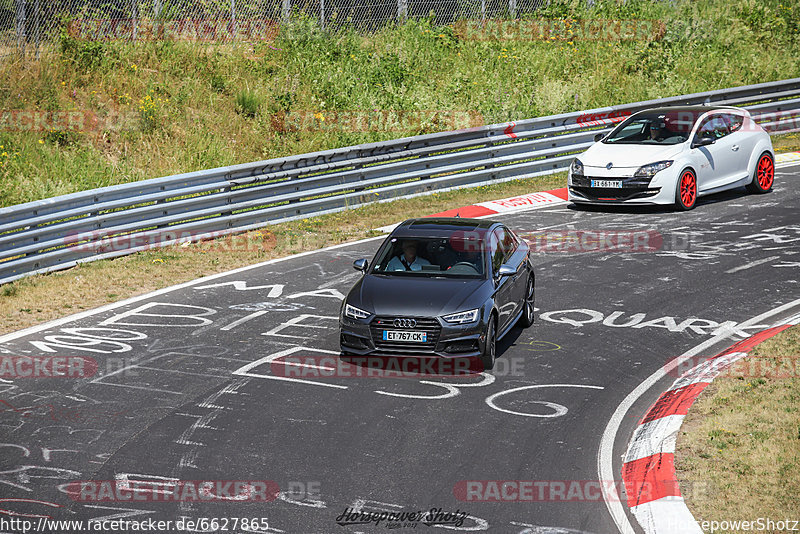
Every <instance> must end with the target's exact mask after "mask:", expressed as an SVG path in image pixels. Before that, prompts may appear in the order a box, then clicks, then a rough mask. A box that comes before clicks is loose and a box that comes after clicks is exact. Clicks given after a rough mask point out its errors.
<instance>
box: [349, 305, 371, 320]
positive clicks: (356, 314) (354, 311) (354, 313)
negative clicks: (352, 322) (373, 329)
mask: <svg viewBox="0 0 800 534" xmlns="http://www.w3.org/2000/svg"><path fill="white" fill-rule="evenodd" d="M344 314H345V316H346V317H350V318H351V319H366V318H367V317H369V316H370V315H372V314H371V313H369V312H368V311H364V310H362V309H360V308H356V307H355V306H350V305H349V304H345V305H344Z"/></svg>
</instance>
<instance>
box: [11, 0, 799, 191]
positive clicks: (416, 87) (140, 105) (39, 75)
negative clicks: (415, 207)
mask: <svg viewBox="0 0 800 534" xmlns="http://www.w3.org/2000/svg"><path fill="white" fill-rule="evenodd" d="M789 4H790V3H789V2H786V5H782V4H780V3H779V1H778V0H748V1H745V2H736V3H732V2H726V1H721V0H706V1H703V2H695V1H689V0H682V1H681V0H679V1H678V2H675V3H674V5H673V2H651V1H650V0H628V1H626V2H619V3H618V2H616V1H613V0H612V1H608V0H605V1H599V2H597V3H596V4H595V6H594V7H592V8H588V9H587V8H586V2H585V1H583V0H574V1H567V2H564V1H561V2H558V1H554V2H552V3H551V4H550V5H549V6H548V7H547V8H543V9H542V10H540V11H539V12H537V13H536V14H535V16H536V17H537V18H540V17H549V18H552V19H564V18H566V19H569V20H571V21H572V20H574V21H575V22H576V23H577V24H579V23H580V20H581V19H605V20H607V19H625V20H630V19H642V20H656V21H663V22H664V26H663V28H664V30H663V32H662V33H663V34H662V35H661V36H660V38H658V39H649V40H638V41H619V40H617V41H610V40H601V41H579V40H575V41H567V40H566V39H563V40H558V39H555V40H546V41H542V40H532V39H529V38H522V39H516V40H503V41H496V40H495V41H486V40H477V39H474V38H471V37H472V36H471V35H470V34H469V32H467V31H465V30H464V29H465V27H467V26H466V25H465V24H464V23H456V24H454V25H453V26H434V25H432V24H431V22H430V21H429V20H424V19H423V20H412V21H409V22H407V23H405V24H402V25H396V26H395V25H390V26H387V27H385V28H384V29H382V30H380V31H378V32H376V33H371V34H365V35H361V34H358V33H356V32H353V31H348V30H340V31H336V32H332V33H331V32H327V31H323V30H321V29H320V28H319V27H318V26H317V24H316V21H314V20H311V19H309V18H306V17H303V16H302V15H300V16H298V17H296V18H295V19H294V20H292V21H291V23H289V24H286V25H283V26H282V27H281V29H280V32H279V34H278V36H277V37H276V38H275V39H274V40H272V41H269V42H260V43H256V44H240V45H238V46H235V47H234V46H231V45H209V44H208V43H190V42H179V41H160V42H159V41H152V42H139V43H136V44H131V43H129V42H114V41H85V40H79V39H75V38H73V37H70V36H69V35H68V34H67V33H66V32H65V33H64V34H63V35H62V37H61V39H60V41H59V42H58V43H56V44H54V45H53V46H52V47H51V48H49V49H46V50H45V53H44V55H43V58H42V60H40V61H38V62H34V61H29V62H27V63H23V62H22V61H20V60H7V61H4V62H2V63H1V64H0V80H2V84H0V108H2V109H3V110H24V111H31V110H40V111H52V112H59V111H62V112H63V111H75V110H77V111H81V112H88V113H85V114H84V119H83V122H82V123H81V126H80V127H76V126H75V125H74V123H71V124H72V127H70V128H67V129H66V130H64V128H60V127H57V126H53V127H50V128H44V129H40V130H39V131H33V132H31V131H27V132H25V131H23V132H20V131H17V130H18V128H17V127H16V126H14V124H15V123H18V122H19V121H18V120H16V119H14V118H13V117H12V118H11V119H9V117H8V116H4V118H3V123H4V124H3V127H2V128H0V147H2V148H0V205H3V206H6V205H11V204H16V203H21V202H26V201H30V200H35V199H40V198H45V197H50V196H54V195H59V194H65V193H70V192H74V191H78V190H83V189H88V188H93V187H99V186H105V185H111V184H116V183H121V182H127V181H132V180H141V179H145V178H153V177H158V176H164V175H169V174H174V173H179V172H187V171H192V170H198V169H204V168H210V167H216V166H222V165H230V164H234V163H242V162H247V161H255V160H259V159H266V158H272V157H280V156H285V155H289V154H296V153H302V152H309V151H314V150H323V149H327V148H334V147H340V146H346V145H351V144H356V143H363V142H370V141H377V140H382V139H391V138H396V137H400V136H403V135H411V134H420V133H427V132H433V131H439V130H447V129H452V128H454V127H458V126H463V125H464V124H462V123H459V122H458V121H457V120H455V119H454V112H463V113H466V114H468V122H469V124H466V125H474V124H475V123H476V122H479V123H493V122H502V121H506V120H512V119H514V120H516V119H519V118H525V117H534V116H539V115H546V114H551V113H558V112H564V111H571V110H576V109H587V108H592V107H598V106H604V105H608V104H614V103H624V102H630V101H637V100H644V99H649V98H657V97H664V96H669V95H676V94H682V93H689V92H695V91H703V90H709V89H715V88H722V87H728V86H735V85H740V84H747V83H757V82H763V81H769V80H777V79H783V78H789V77H795V76H800V62H798V61H797V58H798V57H800V43H798V23H797V21H798V20H800V5H797V4H794V5H792V6H790V5H789ZM570 24H571V23H570ZM342 112H346V113H342ZM398 112H411V113H412V117H413V118H414V120H395V119H397V116H398ZM369 113H376V114H377V115H373V117H378V118H377V119H370V120H365V119H364V117H363V115H364V114H367V115H369ZM456 114H457V113H456ZM6 115H7V114H6ZM9 122H10V123H11V124H9Z"/></svg>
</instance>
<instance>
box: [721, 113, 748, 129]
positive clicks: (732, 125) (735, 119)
mask: <svg viewBox="0 0 800 534" xmlns="http://www.w3.org/2000/svg"><path fill="white" fill-rule="evenodd" d="M723 116H724V117H725V121H726V122H727V123H728V129H729V130H730V132H731V133H733V132H735V131H737V130H739V129H741V127H742V124H744V117H743V116H741V115H736V114H733V113H726V114H725V115H723Z"/></svg>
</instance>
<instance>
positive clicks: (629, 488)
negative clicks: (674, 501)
mask: <svg viewBox="0 0 800 534" xmlns="http://www.w3.org/2000/svg"><path fill="white" fill-rule="evenodd" d="M622 480H623V481H624V483H625V493H626V494H627V495H628V506H637V505H639V504H645V503H648V502H651V501H655V500H657V499H662V498H664V497H680V496H681V491H680V488H679V486H678V481H677V479H676V478H675V455H674V454H673V453H671V452H665V453H658V454H654V455H652V456H645V457H644V458H640V459H638V460H634V461H632V462H626V463H625V464H623V466H622Z"/></svg>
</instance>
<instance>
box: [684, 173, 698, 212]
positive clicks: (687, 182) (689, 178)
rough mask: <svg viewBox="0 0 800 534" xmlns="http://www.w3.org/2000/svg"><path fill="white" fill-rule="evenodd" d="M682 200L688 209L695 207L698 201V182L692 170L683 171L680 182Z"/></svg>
mask: <svg viewBox="0 0 800 534" xmlns="http://www.w3.org/2000/svg"><path fill="white" fill-rule="evenodd" d="M680 199H681V203H682V204H683V206H684V207H685V208H686V209H689V208H691V207H692V206H694V202H695V200H697V180H696V179H695V177H694V173H693V172H692V171H690V170H686V171H683V174H682V175H681V182H680Z"/></svg>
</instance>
